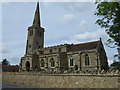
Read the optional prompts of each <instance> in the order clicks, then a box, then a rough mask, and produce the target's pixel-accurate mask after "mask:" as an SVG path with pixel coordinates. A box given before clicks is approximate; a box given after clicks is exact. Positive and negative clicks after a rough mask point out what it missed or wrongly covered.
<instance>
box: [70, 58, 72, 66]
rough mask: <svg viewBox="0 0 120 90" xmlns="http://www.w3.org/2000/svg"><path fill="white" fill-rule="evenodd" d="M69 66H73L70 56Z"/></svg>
mask: <svg viewBox="0 0 120 90" xmlns="http://www.w3.org/2000/svg"><path fill="white" fill-rule="evenodd" d="M70 66H73V58H72V57H71V58H70Z"/></svg>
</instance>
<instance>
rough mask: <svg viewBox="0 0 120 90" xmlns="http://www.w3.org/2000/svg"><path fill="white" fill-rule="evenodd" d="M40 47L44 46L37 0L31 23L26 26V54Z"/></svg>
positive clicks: (32, 52)
mask: <svg viewBox="0 0 120 90" xmlns="http://www.w3.org/2000/svg"><path fill="white" fill-rule="evenodd" d="M41 48H44V28H42V27H41V24H40V11H39V2H37V7H36V11H35V15H34V20H33V24H32V26H30V27H29V28H28V37H27V45H26V54H34V53H35V51H37V50H39V49H41Z"/></svg>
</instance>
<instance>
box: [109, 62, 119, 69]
mask: <svg viewBox="0 0 120 90" xmlns="http://www.w3.org/2000/svg"><path fill="white" fill-rule="evenodd" d="M110 67H113V69H114V70H120V62H113V63H112V64H111V65H110Z"/></svg>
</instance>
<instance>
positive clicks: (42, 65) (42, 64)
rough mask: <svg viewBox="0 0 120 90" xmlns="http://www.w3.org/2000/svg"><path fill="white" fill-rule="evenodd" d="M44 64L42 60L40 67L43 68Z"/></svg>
mask: <svg viewBox="0 0 120 90" xmlns="http://www.w3.org/2000/svg"><path fill="white" fill-rule="evenodd" d="M44 64H45V62H44V60H43V59H42V60H41V67H44Z"/></svg>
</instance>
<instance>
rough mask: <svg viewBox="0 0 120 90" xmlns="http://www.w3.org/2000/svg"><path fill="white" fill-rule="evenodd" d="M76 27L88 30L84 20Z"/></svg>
mask: <svg viewBox="0 0 120 90" xmlns="http://www.w3.org/2000/svg"><path fill="white" fill-rule="evenodd" d="M77 26H78V28H79V29H87V28H88V27H87V26H88V24H87V22H86V21H85V20H82V21H81V22H80V23H79V24H78V25H77Z"/></svg>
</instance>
